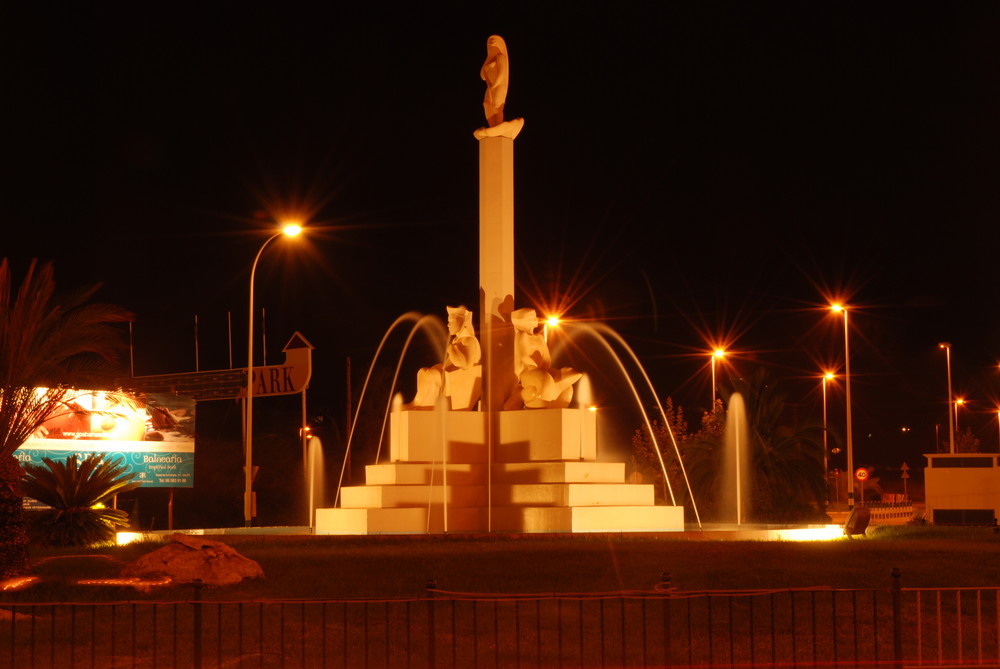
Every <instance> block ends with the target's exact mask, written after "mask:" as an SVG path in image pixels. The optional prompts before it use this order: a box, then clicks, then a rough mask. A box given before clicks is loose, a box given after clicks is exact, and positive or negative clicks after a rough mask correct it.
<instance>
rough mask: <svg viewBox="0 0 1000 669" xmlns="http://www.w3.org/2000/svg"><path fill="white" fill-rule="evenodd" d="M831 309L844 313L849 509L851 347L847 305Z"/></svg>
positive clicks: (850, 499)
mask: <svg viewBox="0 0 1000 669" xmlns="http://www.w3.org/2000/svg"><path fill="white" fill-rule="evenodd" d="M830 310H831V311H833V312H834V313H842V314H844V402H845V404H846V406H847V510H848V511H851V510H852V509H854V437H853V435H852V434H851V349H850V337H849V336H848V333H849V328H848V324H847V307H846V306H844V305H842V304H831V305H830Z"/></svg>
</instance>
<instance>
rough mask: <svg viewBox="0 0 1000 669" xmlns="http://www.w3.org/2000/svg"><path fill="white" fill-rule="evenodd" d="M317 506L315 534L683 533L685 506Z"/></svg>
mask: <svg viewBox="0 0 1000 669" xmlns="http://www.w3.org/2000/svg"><path fill="white" fill-rule="evenodd" d="M447 525H448V526H447V529H445V519H444V510H443V508H442V507H440V506H432V507H431V508H430V520H429V522H428V509H427V508H426V507H423V508H416V507H411V508H394V509H316V527H315V528H314V533H315V534H323V535H336V534H345V535H356V534H426V533H429V534H440V533H442V532H446V531H447V532H487V531H493V532H533V533H534V532H538V533H542V532H681V531H683V530H684V509H683V507H680V506H646V507H635V506H591V507H579V506H578V507H565V506H562V507H528V506H525V507H498V508H495V509H493V514H492V518H491V519H490V524H488V521H487V517H486V509H484V508H468V507H456V508H449V509H448V520H447Z"/></svg>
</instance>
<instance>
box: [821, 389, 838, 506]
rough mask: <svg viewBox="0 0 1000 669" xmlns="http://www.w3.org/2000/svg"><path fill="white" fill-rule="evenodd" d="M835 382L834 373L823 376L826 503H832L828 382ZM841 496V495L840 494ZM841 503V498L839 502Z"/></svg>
mask: <svg viewBox="0 0 1000 669" xmlns="http://www.w3.org/2000/svg"><path fill="white" fill-rule="evenodd" d="M832 380H833V372H827V373H826V374H824V375H823V480H824V481H826V502H827V503H829V501H830V460H829V457H830V456H829V453H830V449H829V447H828V440H827V435H828V432H829V430H827V427H826V382H827V381H832ZM838 494H839V493H838ZM837 501H838V502H839V501H840V500H839V498H838V500H837Z"/></svg>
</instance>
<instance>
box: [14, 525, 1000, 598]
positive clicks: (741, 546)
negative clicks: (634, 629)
mask: <svg viewBox="0 0 1000 669" xmlns="http://www.w3.org/2000/svg"><path fill="white" fill-rule="evenodd" d="M212 539H214V540H224V541H226V542H227V543H230V544H232V545H233V547H234V548H236V550H238V551H239V552H240V553H241V554H242V555H244V556H246V557H248V558H251V559H253V560H256V561H257V562H258V563H259V564H260V565H261V567H262V568H263V570H264V573H265V576H266V578H265V579H263V580H258V581H254V582H247V583H244V584H241V585H239V586H233V587H229V588H221V589H211V590H206V592H205V598H206V599H213V600H215V599H241V600H250V599H281V598H360V597H372V598H381V597H401V596H414V595H419V594H421V593H422V592H423V590H424V586H425V583H426V582H427V580H428V579H430V578H433V579H435V580H436V581H437V586H438V588H440V589H442V590H450V591H460V592H475V593H538V592H545V593H552V592H554V593H575V592H606V591H618V590H648V589H650V588H652V587H653V586H654V585H655V584H656V583H657V582H658V581H659V580H660V575H661V573H662V572H668V573H669V574H670V575H671V577H672V579H673V584H674V586H675V587H677V588H679V589H682V590H704V589H717V590H728V589H759V588H792V587H811V586H830V587H834V588H869V587H875V588H887V587H889V586H890V584H891V578H890V575H889V574H890V570H891V569H892V568H893V567H899V568H900V570H901V571H902V585H903V587H953V586H992V585H997V584H1000V534H997V533H994V532H993V531H992V530H991V529H990V528H957V527H933V526H912V527H910V526H907V527H882V528H870V529H869V531H868V536H866V537H861V538H854V539H840V540H836V541H829V542H802V543H797V542H763V541H718V540H699V539H690V538H679V537H678V536H677V535H669V534H665V535H649V536H644V535H628V536H618V535H544V536H543V535H526V536H525V535H521V536H430V537H428V536H417V537H404V536H372V537H305V536H295V537H292V536H273V535H272V536H262V537H251V536H233V535H226V536H224V537H212ZM155 548H156V545H154V544H149V543H146V544H138V545H131V546H125V547H104V548H98V549H90V550H86V551H80V550H75V551H54V550H51V549H45V550H42V549H36V550H35V551H34V552H33V561H34V572H35V573H36V574H38V575H40V576H43V577H45V578H46V579H47V580H46V582H45V583H43V584H42V585H39V586H35V587H34V588H31V589H29V590H27V591H25V592H22V593H18V594H17V595H16V597H17V599H20V600H21V601H26V600H34V601H67V600H76V601H89V600H93V599H95V598H97V599H102V598H105V597H109V598H114V599H146V598H162V599H177V598H185V599H186V598H187V597H188V596H189V588H165V589H162V590H158V591H154V592H152V593H150V594H142V593H136V592H134V591H132V590H131V589H115V588H109V589H107V591H106V592H102V593H100V594H99V593H97V592H95V591H94V590H95V589H94V588H89V589H87V588H82V587H77V586H73V585H72V584H71V580H72V579H74V578H97V577H101V576H115V575H117V573H118V571H120V569H121V567H122V566H123V564H124V563H127V562H128V561H131V560H133V559H135V558H136V557H138V556H139V555H141V554H143V553H145V552H148V551H151V550H154V549H155ZM67 555H73V556H83V555H91V556H94V555H103V556H106V557H102V558H97V557H89V558H85V557H72V558H67V557H65V556H67Z"/></svg>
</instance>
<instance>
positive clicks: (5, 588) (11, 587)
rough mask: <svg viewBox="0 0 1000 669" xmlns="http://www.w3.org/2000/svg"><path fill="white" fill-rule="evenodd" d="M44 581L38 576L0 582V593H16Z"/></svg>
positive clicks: (20, 577)
mask: <svg viewBox="0 0 1000 669" xmlns="http://www.w3.org/2000/svg"><path fill="white" fill-rule="evenodd" d="M41 580H42V579H41V578H39V577H38V576H19V577H17V578H10V579H7V580H6V581H0V592H14V591H15V590H24V589H25V588H27V587H30V586H32V585H34V584H35V583H38V582H39V581H41Z"/></svg>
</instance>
